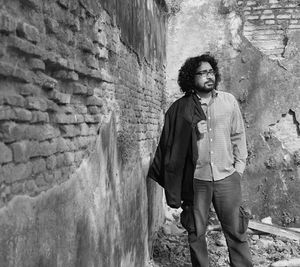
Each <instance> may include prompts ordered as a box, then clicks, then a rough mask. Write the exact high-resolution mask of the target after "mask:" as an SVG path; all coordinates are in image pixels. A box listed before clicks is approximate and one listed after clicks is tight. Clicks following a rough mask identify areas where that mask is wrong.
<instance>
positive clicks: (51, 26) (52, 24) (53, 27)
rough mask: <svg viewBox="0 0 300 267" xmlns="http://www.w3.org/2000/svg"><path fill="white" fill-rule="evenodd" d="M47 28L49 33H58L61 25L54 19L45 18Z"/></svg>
mask: <svg viewBox="0 0 300 267" xmlns="http://www.w3.org/2000/svg"><path fill="white" fill-rule="evenodd" d="M44 21H45V26H46V31H47V33H58V31H59V23H58V22H57V21H56V20H54V19H52V18H45V20H44Z"/></svg>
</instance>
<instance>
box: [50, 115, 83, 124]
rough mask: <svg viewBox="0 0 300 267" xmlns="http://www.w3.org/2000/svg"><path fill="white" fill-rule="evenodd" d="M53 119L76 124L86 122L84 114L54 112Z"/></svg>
mask: <svg viewBox="0 0 300 267" xmlns="http://www.w3.org/2000/svg"><path fill="white" fill-rule="evenodd" d="M52 120H53V121H55V122H56V123H58V124H76V123H82V122H84V117H83V115H80V114H69V115H68V114H64V113H60V114H54V115H53V117H52Z"/></svg>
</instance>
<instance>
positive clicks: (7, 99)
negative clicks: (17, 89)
mask: <svg viewBox="0 0 300 267" xmlns="http://www.w3.org/2000/svg"><path fill="white" fill-rule="evenodd" d="M0 99H2V103H3V104H7V105H10V106H15V107H24V106H25V98H24V97H22V96H20V95H3V96H0Z"/></svg>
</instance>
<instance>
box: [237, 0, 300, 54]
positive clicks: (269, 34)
mask: <svg viewBox="0 0 300 267" xmlns="http://www.w3.org/2000/svg"><path fill="white" fill-rule="evenodd" d="M238 6H239V8H240V12H241V14H242V15H243V16H244V19H245V23H244V35H245V37H246V38H247V39H248V40H249V41H251V43H252V44H253V45H254V46H256V47H257V48H258V49H260V50H261V51H262V52H264V53H265V54H267V55H269V56H270V57H272V58H282V57H283V55H284V50H285V46H286V44H287V42H288V34H289V33H291V32H293V31H299V30H300V2H299V1H298V0H289V1H279V0H266V1H253V0H249V1H238Z"/></svg>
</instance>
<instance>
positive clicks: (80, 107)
mask: <svg viewBox="0 0 300 267" xmlns="http://www.w3.org/2000/svg"><path fill="white" fill-rule="evenodd" d="M75 110H76V112H77V113H79V114H86V113H87V107H86V106H83V105H76V106H75Z"/></svg>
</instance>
